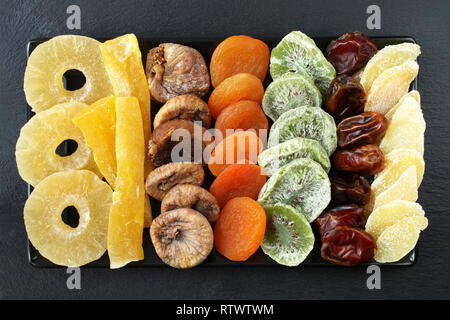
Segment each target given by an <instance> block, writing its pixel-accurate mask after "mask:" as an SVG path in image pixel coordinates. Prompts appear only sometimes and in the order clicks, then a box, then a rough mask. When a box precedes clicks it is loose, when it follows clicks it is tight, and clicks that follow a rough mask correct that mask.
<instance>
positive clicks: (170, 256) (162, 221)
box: [150, 208, 214, 269]
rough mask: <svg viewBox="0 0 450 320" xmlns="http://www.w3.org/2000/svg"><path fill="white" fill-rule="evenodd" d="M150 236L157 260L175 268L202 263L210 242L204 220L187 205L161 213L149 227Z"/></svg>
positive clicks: (211, 246)
mask: <svg viewBox="0 0 450 320" xmlns="http://www.w3.org/2000/svg"><path fill="white" fill-rule="evenodd" d="M150 236H151V238H152V242H153V246H154V247H155V250H156V253H157V254H158V256H159V257H160V258H161V260H162V261H163V262H164V263H167V264H168V265H170V266H171V267H174V268H179V269H184V268H191V267H195V266H197V265H199V264H200V263H202V262H203V261H204V260H205V259H206V258H207V257H208V255H209V254H210V253H211V251H212V249H213V245H214V234H213V230H212V228H211V225H210V224H209V222H208V220H207V219H206V218H205V217H204V216H203V215H202V214H201V213H199V212H197V211H195V210H193V209H189V208H181V209H176V210H172V211H167V212H164V213H161V214H160V215H159V216H158V217H157V218H156V219H155V220H154V221H153V223H152V226H151V227H150Z"/></svg>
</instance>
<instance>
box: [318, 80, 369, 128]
mask: <svg viewBox="0 0 450 320" xmlns="http://www.w3.org/2000/svg"><path fill="white" fill-rule="evenodd" d="M365 103H366V93H365V92H364V88H363V87H362V85H361V84H360V83H359V81H357V80H356V79H354V78H352V77H350V76H347V75H340V76H338V77H336V78H334V79H333V81H332V82H331V84H330V88H329V89H328V94H327V98H326V100H325V106H326V108H327V110H328V112H329V113H330V114H331V115H332V116H333V117H334V118H335V119H336V120H342V119H345V118H348V117H351V116H354V115H357V114H360V113H361V112H363V111H364V105H365Z"/></svg>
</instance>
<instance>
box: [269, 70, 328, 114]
mask: <svg viewBox="0 0 450 320" xmlns="http://www.w3.org/2000/svg"><path fill="white" fill-rule="evenodd" d="M321 105H322V95H321V93H320V91H319V89H317V87H316V86H315V85H314V82H312V81H311V79H310V78H309V77H305V76H303V75H301V74H289V73H288V74H284V75H282V76H280V77H279V78H278V79H276V80H275V81H273V82H272V83H271V84H270V85H269V86H268V87H267V89H266V92H265V94H264V98H263V101H262V108H263V110H264V113H265V114H266V115H268V116H269V117H270V118H271V119H272V120H274V121H275V120H277V119H278V118H279V117H280V115H282V114H283V113H285V112H286V111H287V110H290V109H292V108H295V107H297V106H309V107H320V106H321Z"/></svg>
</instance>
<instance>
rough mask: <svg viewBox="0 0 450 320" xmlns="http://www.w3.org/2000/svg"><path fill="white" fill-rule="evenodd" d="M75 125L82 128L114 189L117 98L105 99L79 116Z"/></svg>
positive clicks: (74, 120) (99, 164)
mask: <svg viewBox="0 0 450 320" xmlns="http://www.w3.org/2000/svg"><path fill="white" fill-rule="evenodd" d="M72 121H73V123H74V124H75V125H76V126H77V127H78V128H80V130H81V132H82V133H83V135H84V138H85V139H86V143H87V144H88V146H89V147H90V148H91V149H92V152H93V154H94V160H95V163H97V166H98V168H99V169H100V172H101V173H102V175H103V176H104V177H105V179H106V181H108V183H109V184H110V186H111V187H112V188H113V189H114V184H115V180H116V166H117V164H116V150H115V146H116V141H115V137H116V98H115V97H114V96H109V97H105V98H103V99H100V100H98V101H97V102H95V103H93V104H92V105H90V106H89V107H88V108H86V109H85V110H83V111H82V112H80V113H79V114H77V115H76V116H75V117H74V118H73V119H72Z"/></svg>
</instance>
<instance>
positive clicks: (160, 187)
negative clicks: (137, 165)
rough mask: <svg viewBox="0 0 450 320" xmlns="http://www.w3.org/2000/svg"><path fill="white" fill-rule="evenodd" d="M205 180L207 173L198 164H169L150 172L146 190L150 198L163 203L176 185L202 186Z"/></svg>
mask: <svg viewBox="0 0 450 320" xmlns="http://www.w3.org/2000/svg"><path fill="white" fill-rule="evenodd" d="M204 179H205V171H203V167H202V166H201V165H199V164H197V163H192V162H178V163H168V164H166V165H164V166H162V167H159V168H156V169H155V170H153V171H152V172H150V174H149V175H148V177H147V180H146V182H145V189H146V191H147V193H148V194H149V195H150V196H152V197H153V198H155V199H157V200H160V201H161V200H162V199H163V198H164V196H165V195H166V194H167V192H169V190H170V189H172V187H174V186H175V185H177V184H180V183H188V184H194V185H198V186H201V185H202V184H203V180H204Z"/></svg>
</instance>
